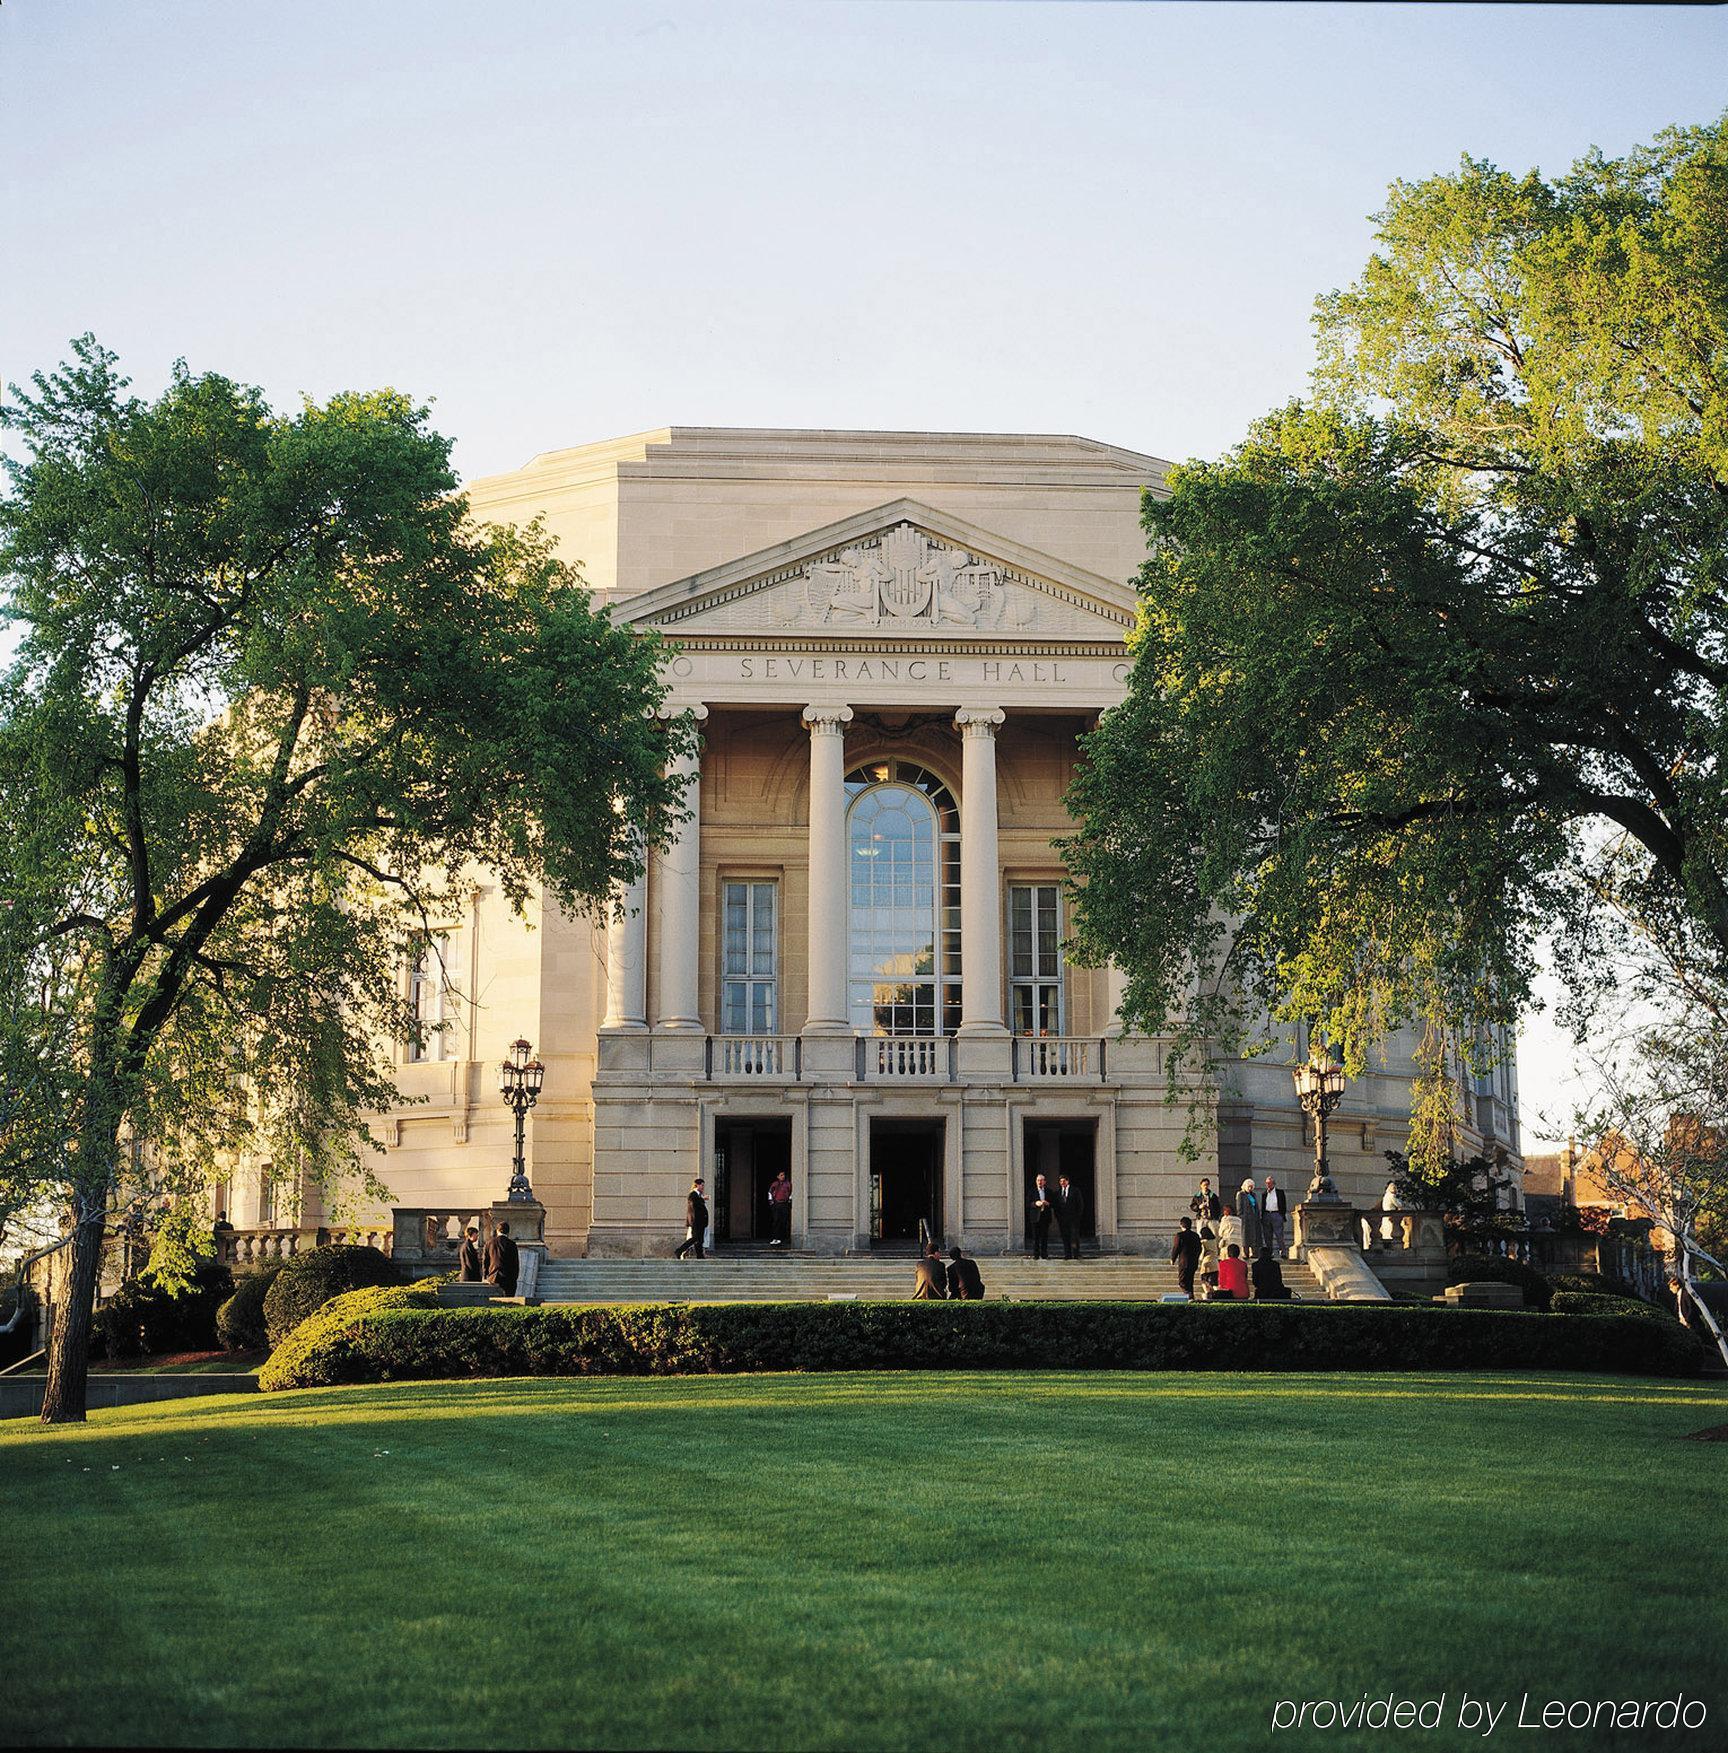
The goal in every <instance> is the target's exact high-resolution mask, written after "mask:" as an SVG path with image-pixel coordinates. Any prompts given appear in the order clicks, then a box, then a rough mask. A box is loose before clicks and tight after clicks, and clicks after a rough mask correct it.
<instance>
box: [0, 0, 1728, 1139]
mask: <svg viewBox="0 0 1728 1753" xmlns="http://www.w3.org/2000/svg"><path fill="white" fill-rule="evenodd" d="M1725 101H1728V16H1725V15H1724V13H1723V12H1721V11H1718V10H1714V9H1685V8H1666V7H1627V8H1617V7H1563V6H1552V7H1550V6H1532V7H1519V6H1496V7H1487V6H1462V7H1448V6H1380V7H1375V6H1300V5H1289V6H1260V5H1238V6H1230V5H1216V6H1189V5H1156V4H1150V5H1127V4H1117V5H1086V4H1073V5H1035V4H1021V5H1001V4H988V3H972V4H945V3H939V0H926V3H922V4H898V3H881V4H866V5H854V4H831V5H812V4H807V5H790V6H788V5H708V6H675V5H674V6H668V5H659V4H653V3H652V0H639V3H637V4H633V5H629V6H623V5H619V6H589V5H578V4H554V3H550V0H487V3H486V4H484V5H476V4H472V3H463V4H453V3H446V0H342V3H330V0H293V3H289V4H279V5H268V6H266V5H238V4H233V3H232V0H228V3H219V0H152V3H151V4H149V5H142V4H136V3H131V4H127V3H120V0H79V3H70V0H7V4H5V5H4V7H3V8H0V163H3V164H4V166H5V172H4V175H5V179H6V180H5V191H6V192H5V196H4V219H5V224H4V230H3V232H0V237H3V239H4V244H3V248H4V252H5V265H6V274H5V290H4V296H3V300H0V372H3V373H4V375H5V376H6V377H7V378H8V379H14V380H15V379H18V378H20V377H21V376H23V375H25V374H27V373H28V372H29V371H31V370H33V369H35V368H37V367H39V366H43V365H47V364H50V363H52V362H53V361H55V360H56V359H58V358H60V357H61V356H62V354H63V351H64V347H65V342H66V340H67V338H68V337H69V336H71V335H73V334H76V333H78V332H80V331H82V330H84V329H94V330H95V331H96V333H97V334H98V335H99V336H100V337H101V338H102V340H103V341H104V342H105V343H106V344H107V345H109V346H110V347H113V348H115V349H116V350H117V351H119V353H120V354H121V356H122V359H123V361H124V363H125V364H126V366H127V367H128V368H129V369H130V370H131V372H132V373H133V375H134V377H135V378H136V379H137V380H138V382H139V384H140V386H141V387H143V388H145V389H154V388H155V387H157V386H158V385H159V384H160V382H161V381H162V378H163V376H164V375H165V372H166V368H167V365H168V362H169V361H170V360H171V359H173V358H174V357H175V356H176V355H184V356H185V357H186V358H187V360H188V361H189V362H190V363H191V364H192V365H193V367H194V368H215V369H220V370H222V371H225V372H227V373H229V374H230V375H232V376H236V377H239V378H242V379H245V380H248V381H251V382H255V383H259V384H261V385H263V386H264V388H265V389H266V390H267V391H268V392H269V393H270V395H271V396H272V397H273V398H274V399H276V400H277V401H279V402H281V401H287V400H291V399H292V398H294V397H296V396H298V395H299V394H301V393H302V392H305V393H310V394H312V395H314V396H322V395H325V394H327V393H329V392H330V391H333V390H336V389H344V388H358V387H366V386H371V385H375V384H380V383H392V384H395V385H397V386H399V387H400V388H402V389H404V390H407V391H410V392H412V393H413V394H416V395H419V396H423V397H428V398H432V399H433V400H434V402H435V406H436V418H437V421H438V423H439V425H440V426H441V427H442V428H443V429H444V430H445V431H447V432H450V433H452V434H454V435H455V436H456V438H457V440H458V444H457V451H456V455H457V461H458V465H459V466H460V468H461V469H462V471H463V472H464V474H466V475H470V476H472V475H477V474H485V473H490V472H493V471H496V470H500V469H507V468H512V467H515V466H516V465H518V464H520V463H522V462H524V461H526V460H527V458H528V457H529V456H531V455H533V454H534V453H535V452H537V451H541V450H547V449H555V448H558V447H560V446H564V445H571V444H580V443H584V442H587V441H589V440H591V439H597V438H605V437H610V436H615V435H618V434H621V433H626V432H634V431H639V430H642V429H644V428H646V427H652V426H659V425H665V424H671V423H682V424H692V425H704V424H707V425H762V426H865V427H909V428H922V427H930V428H958V429H983V430H1019V431H1056V432H1079V433H1084V434H1086V435H1087V436H1090V437H1095V438H1101V439H1107V440H1110V441H1112V442H1115V443H1118V444H1124V445H1128V446H1131V447H1133V448H1135V449H1139V450H1146V451H1151V452H1153V453H1155V454H1157V455H1161V456H1166V457H1172V458H1180V457H1184V456H1190V455H1208V454H1213V453H1215V452H1216V451H1218V450H1219V449H1221V448H1223V447H1224V446H1226V445H1228V444H1229V443H1230V442H1231V441H1232V440H1233V439H1234V438H1236V437H1237V436H1238V435H1239V434H1240V433H1241V431H1242V429H1243V427H1244V426H1245V425H1246V423H1247V422H1248V421H1249V420H1250V419H1252V418H1253V416H1254V415H1256V414H1257V413H1259V412H1261V411H1263V410H1264V409H1266V408H1267V407H1270V406H1272V405H1274V404H1276V403H1278V402H1281V401H1283V400H1284V399H1285V398H1286V397H1288V396H1290V395H1293V394H1296V393H1299V392H1300V391H1301V389H1302V388H1303V385H1304V382H1305V378H1306V374H1307V371H1308V367H1309V364H1310V357H1311V343H1310V331H1309V313H1310V310H1311V307H1312V301H1313V298H1314V295H1315V294H1316V293H1317V292H1319V291H1321V290H1324V289H1326V288H1329V287H1332V286H1334V285H1337V284H1340V283H1342V282H1344V281H1346V280H1348V279H1350V278H1351V277H1352V276H1353V275H1354V274H1355V273H1356V271H1357V270H1358V269H1359V268H1360V266H1361V263H1362V261H1363V259H1364V257H1365V255H1366V253H1367V251H1368V248H1369V241H1370V233H1371V225H1370V223H1369V221H1368V219H1367V217H1366V216H1367V215H1368V214H1369V213H1371V212H1372V211H1374V209H1375V208H1376V207H1377V206H1378V205H1379V203H1380V199H1381V196H1382V195H1383V193H1384V190H1385V186H1386V184H1387V183H1388V182H1389V181H1390V180H1391V179H1393V178H1394V177H1419V176H1422V175H1425V174H1428V173H1430V172H1433V171H1436V170H1442V169H1447V168H1450V167H1451V166H1452V165H1453V164H1454V163H1455V162H1456V161H1457V158H1458V155H1459V153H1460V152H1461V151H1466V150H1468V151H1469V152H1471V153H1472V154H1473V155H1477V156H1482V157H1488V158H1492V159H1494V160H1496V161H1498V162H1499V163H1501V164H1504V165H1506V166H1508V167H1510V168H1514V169H1522V168H1524V167H1526V166H1529V165H1539V166H1541V167H1542V168H1543V169H1545V170H1548V171H1557V170H1560V169H1562V168H1564V167H1565V166H1566V165H1567V164H1569V163H1570V162H1571V161H1572V160H1573V159H1574V158H1575V157H1576V156H1577V155H1578V154H1580V153H1581V152H1582V151H1584V149H1585V148H1587V147H1588V146H1591V145H1598V146H1601V147H1602V148H1603V149H1604V150H1606V151H1609V152H1619V151H1623V150H1624V149H1625V148H1627V147H1628V146H1630V145H1631V144H1633V143H1634V142H1636V141H1639V140H1643V139H1646V138H1648V137H1649V136H1650V135H1652V134H1653V133H1654V132H1655V131H1656V130H1658V129H1659V128H1661V127H1663V126H1664V125H1666V124H1669V123H1672V122H1691V121H1701V120H1705V119H1707V118H1709V117H1711V116H1713V115H1715V114H1716V113H1718V112H1719V111H1720V110H1721V108H1722V107H1723V105H1724V102H1725ZM1564 1058H1565V1054H1564V1051H1563V1050H1562V1049H1561V1048H1560V1046H1559V1044H1558V1043H1557V1042H1556V1041H1555V1040H1554V1039H1553V1038H1552V1035H1551V1032H1550V1031H1548V1030H1546V1029H1543V1028H1538V1029H1536V1030H1534V1031H1532V1033H1531V1035H1530V1037H1529V1039H1528V1040H1527V1043H1526V1046H1525V1049H1524V1052H1523V1053H1522V1055H1521V1060H1522V1068H1523V1076H1524V1082H1525V1088H1526V1105H1527V1107H1532V1106H1542V1105H1547V1106H1549V1107H1551V1108H1555V1109H1558V1108H1560V1107H1563V1106H1564V1102H1565V1097H1564V1092H1563V1089H1562V1072H1563V1062H1564Z"/></svg>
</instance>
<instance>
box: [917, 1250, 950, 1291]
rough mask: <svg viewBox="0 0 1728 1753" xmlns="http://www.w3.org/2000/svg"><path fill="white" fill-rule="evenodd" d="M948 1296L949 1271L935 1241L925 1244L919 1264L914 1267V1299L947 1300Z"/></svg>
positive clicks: (919, 1257)
mask: <svg viewBox="0 0 1728 1753" xmlns="http://www.w3.org/2000/svg"><path fill="white" fill-rule="evenodd" d="M947 1297H948V1272H947V1269H946V1268H945V1267H944V1266H943V1264H942V1256H941V1255H940V1254H938V1253H937V1252H936V1244H935V1243H934V1242H926V1243H925V1244H924V1252H923V1253H922V1254H920V1255H919V1256H918V1264H917V1265H916V1266H915V1267H914V1268H913V1269H912V1300H913V1301H914V1302H918V1303H927V1302H945V1301H946V1300H947Z"/></svg>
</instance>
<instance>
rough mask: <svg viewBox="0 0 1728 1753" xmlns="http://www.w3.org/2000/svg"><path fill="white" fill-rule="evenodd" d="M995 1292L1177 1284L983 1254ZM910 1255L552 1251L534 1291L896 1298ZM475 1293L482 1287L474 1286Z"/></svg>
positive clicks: (1076, 1296)
mask: <svg viewBox="0 0 1728 1753" xmlns="http://www.w3.org/2000/svg"><path fill="white" fill-rule="evenodd" d="M979 1267H980V1269H981V1270H982V1272H983V1274H984V1283H985V1287H986V1292H987V1294H988V1295H989V1296H990V1297H992V1298H996V1299H1002V1298H1013V1299H1016V1300H1025V1301H1061V1302H1081V1301H1085V1302H1091V1301H1098V1302H1116V1301H1124V1302H1156V1301H1157V1300H1158V1299H1159V1298H1160V1297H1162V1296H1164V1295H1166V1294H1168V1293H1170V1292H1173V1291H1174V1290H1175V1289H1176V1288H1177V1285H1176V1272H1175V1269H1174V1268H1173V1267H1172V1266H1170V1265H1169V1264H1168V1263H1167V1262H1164V1261H1158V1260H1152V1259H1146V1258H1142V1257H1133V1256H1118V1257H1112V1258H1106V1259H1090V1260H1076V1261H1066V1260H1048V1261H1032V1260H1028V1259H1026V1258H1025V1257H1024V1256H1019V1255H1016V1256H1008V1257H1002V1256H997V1257H991V1256H989V1255H985V1256H982V1257H980V1259H979ZM1284 1279H1285V1282H1286V1283H1287V1284H1288V1285H1289V1286H1290V1288H1291V1289H1292V1290H1293V1291H1294V1292H1295V1293H1296V1295H1297V1296H1298V1297H1300V1298H1301V1299H1302V1300H1303V1301H1305V1302H1306V1301H1320V1300H1323V1297H1322V1293H1321V1291H1320V1289H1319V1286H1318V1285H1317V1284H1316V1282H1315V1280H1314V1277H1313V1275H1312V1274H1311V1273H1310V1272H1309V1271H1308V1269H1307V1267H1306V1266H1303V1265H1301V1264H1299V1263H1298V1262H1295V1261H1286V1262H1285V1263H1284ZM911 1289H912V1261H911V1259H910V1258H892V1259H863V1258H857V1259H854V1258H847V1257H834V1256H811V1255H797V1254H787V1255H782V1256H767V1257H761V1256H753V1257H749V1258H745V1259H726V1258H724V1257H719V1258H709V1259H706V1260H687V1261H681V1260H551V1261H548V1262H547V1263H546V1264H545V1265H544V1266H543V1267H542V1268H541V1272H540V1280H539V1284H538V1285H537V1286H536V1290H535V1294H536V1296H537V1297H538V1298H539V1299H540V1300H541V1301H542V1302H548V1303H624V1302H631V1303H634V1302H821V1301H825V1300H827V1299H828V1298H830V1297H858V1298H860V1299H863V1300H884V1301H899V1300H903V1299H904V1298H906V1297H907V1296H909V1295H910V1294H911ZM473 1294H475V1295H476V1297H477V1298H478V1296H479V1295H480V1294H481V1292H480V1287H475V1290H474V1293H473Z"/></svg>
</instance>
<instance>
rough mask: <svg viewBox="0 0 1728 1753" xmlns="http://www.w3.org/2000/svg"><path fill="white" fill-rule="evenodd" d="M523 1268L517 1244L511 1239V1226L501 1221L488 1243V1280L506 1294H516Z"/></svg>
mask: <svg viewBox="0 0 1728 1753" xmlns="http://www.w3.org/2000/svg"><path fill="white" fill-rule="evenodd" d="M521 1269H522V1268H521V1261H520V1259H519V1258H518V1257H517V1253H516V1244H515V1242H513V1241H512V1240H511V1239H510V1226H509V1224H507V1223H501V1224H499V1226H498V1228H497V1230H496V1231H495V1232H494V1233H493V1236H492V1240H491V1241H489V1242H488V1243H487V1244H486V1282H487V1283H488V1284H495V1285H497V1286H498V1288H499V1289H500V1290H501V1291H503V1293H504V1294H505V1295H506V1296H514V1295H515V1294H516V1277H517V1274H518V1273H519V1272H520V1271H521Z"/></svg>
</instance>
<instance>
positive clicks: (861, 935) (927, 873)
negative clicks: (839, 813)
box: [846, 760, 960, 1035]
mask: <svg viewBox="0 0 1728 1753" xmlns="http://www.w3.org/2000/svg"><path fill="white" fill-rule="evenodd" d="M846 791H847V795H848V796H849V797H850V798H851V805H850V808H849V810H848V812H847V852H848V858H847V868H848V887H849V893H848V901H849V906H848V947H847V1002H848V1014H849V1015H850V1017H851V1021H852V1026H853V1028H854V1029H856V1030H857V1031H859V1032H860V1033H861V1034H867V1035H938V1034H941V1035H947V1034H952V1033H953V1032H954V1030H955V1029H956V1028H957V1027H958V1026H959V1022H960V811H959V808H958V806H957V805H956V804H955V801H954V795H953V793H952V792H951V791H949V789H948V787H947V786H946V785H944V784H943V783H942V781H941V780H940V779H938V778H937V777H936V775H935V774H933V773H931V772H930V771H929V770H928V769H927V768H924V767H919V766H917V765H915V764H914V763H912V762H910V761H895V760H888V761H872V762H869V763H868V764H866V765H865V766H862V767H857V768H854V769H853V771H852V772H851V773H849V774H848V775H847V776H846Z"/></svg>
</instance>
